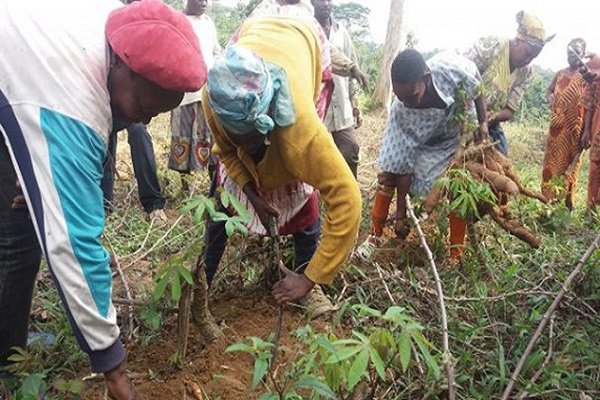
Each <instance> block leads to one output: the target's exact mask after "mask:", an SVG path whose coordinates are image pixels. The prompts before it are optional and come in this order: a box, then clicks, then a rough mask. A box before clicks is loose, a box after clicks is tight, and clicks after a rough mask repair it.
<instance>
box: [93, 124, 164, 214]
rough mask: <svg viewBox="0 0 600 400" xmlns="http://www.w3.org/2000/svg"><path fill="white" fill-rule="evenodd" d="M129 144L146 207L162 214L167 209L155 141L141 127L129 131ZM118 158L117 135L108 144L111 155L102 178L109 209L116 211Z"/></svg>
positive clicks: (105, 202)
mask: <svg viewBox="0 0 600 400" xmlns="http://www.w3.org/2000/svg"><path fill="white" fill-rule="evenodd" d="M127 140H128V141H129V146H130V147H131V161H132V163H133V172H134V174H135V179H136V180H137V184H138V194H139V196H140V202H141V203H142V207H144V210H145V211H146V212H147V213H151V212H152V211H154V210H161V209H162V208H163V207H164V206H165V198H164V197H163V195H162V192H161V189H160V184H159V182H158V177H157V176H156V159H155V158H154V147H153V146H152V139H151V138H150V135H149V134H148V130H147V129H146V125H144V124H141V123H137V124H133V125H130V126H129V127H128V128H127ZM116 154H117V132H113V133H112V134H111V135H110V139H109V141H108V154H107V156H106V162H105V163H104V176H103V177H102V183H101V186H102V192H103V193H104V204H105V208H107V209H109V210H112V208H113V204H112V203H113V188H114V182H115V172H116V168H115V161H116Z"/></svg>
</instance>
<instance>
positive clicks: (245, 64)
mask: <svg viewBox="0 0 600 400" xmlns="http://www.w3.org/2000/svg"><path fill="white" fill-rule="evenodd" d="M206 88H207V91H208V93H207V94H208V100H209V103H210V106H211V108H212V109H213V111H214V112H215V114H216V115H217V117H218V118H219V121H220V122H221V124H222V125H223V127H224V128H225V130H226V131H227V133H228V134H230V135H244V134H247V133H250V132H253V131H258V132H260V133H262V134H267V133H269V132H270V131H272V130H273V129H274V128H275V125H277V126H280V127H285V126H289V125H292V124H293V123H294V122H296V113H295V111H294V103H293V101H292V94H291V92H290V88H289V84H288V80H287V75H286V73H285V71H284V70H283V69H282V68H280V67H278V66H276V65H273V64H271V63H265V62H264V60H263V59H262V58H261V57H259V56H258V55H257V54H255V53H253V52H252V51H250V50H248V49H245V48H243V47H240V46H237V45H229V46H227V49H226V50H225V54H224V55H223V56H222V57H221V58H220V59H219V60H217V61H216V62H215V64H214V65H213V67H212V68H211V69H210V71H208V81H207V83H206Z"/></svg>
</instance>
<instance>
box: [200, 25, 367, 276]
mask: <svg viewBox="0 0 600 400" xmlns="http://www.w3.org/2000/svg"><path fill="white" fill-rule="evenodd" d="M237 45H238V46H242V47H245V48H248V49H250V50H252V51H254V52H255V53H256V54H258V55H259V56H261V57H262V58H263V59H264V60H265V61H266V62H270V63H272V64H275V65H278V66H280V67H281V68H283V69H284V70H285V71H286V74H287V77H288V80H289V84H290V90H291V92H292V97H293V102H294V109H295V112H296V122H295V123H294V124H293V125H291V126H288V127H285V128H275V130H274V131H273V132H271V134H270V141H271V145H270V146H268V147H267V150H266V153H265V155H264V157H263V159H262V160H261V161H260V162H259V163H258V164H256V163H254V161H253V160H252V158H251V157H250V156H249V155H248V154H247V153H246V152H245V151H244V150H243V149H242V148H238V147H236V146H234V145H233V143H232V142H231V141H230V140H229V138H228V136H227V133H226V132H225V130H224V129H223V127H222V126H221V124H220V122H219V120H218V118H217V117H216V116H215V114H214V113H213V111H212V109H211V108H210V104H209V101H208V98H207V94H206V91H204V93H203V99H202V105H203V107H204V113H205V115H206V120H207V122H208V124H209V126H210V129H211V131H212V134H213V136H214V139H215V144H214V147H213V151H214V152H215V154H217V155H218V156H219V158H220V159H221V161H222V162H223V163H224V164H225V167H226V169H227V173H228V174H229V176H230V177H231V178H232V179H233V180H234V181H235V182H236V183H237V184H238V185H239V186H240V188H243V187H244V185H245V184H247V183H248V182H251V181H254V182H255V183H256V185H257V186H258V187H260V188H261V189H263V190H273V189H276V188H279V187H281V186H283V185H286V184H288V183H290V182H292V181H294V180H300V181H303V182H306V183H308V184H309V185H312V186H313V187H315V188H316V189H318V190H319V192H320V194H321V198H322V199H323V201H324V202H325V205H326V208H327V214H326V216H325V221H324V224H323V236H322V238H321V242H320V244H319V247H318V248H317V251H316V253H315V255H314V257H313V258H312V260H311V261H310V263H309V265H308V267H307V269H306V271H305V274H306V276H307V277H308V278H309V279H310V280H312V281H313V282H316V283H323V284H328V283H331V281H332V280H333V278H334V277H335V275H336V273H337V271H338V269H339V268H340V266H341V265H342V264H343V263H344V261H345V260H346V258H347V256H348V254H349V253H350V250H351V249H352V246H353V244H354V241H355V239H356V235H357V232H358V227H359V223H360V213H361V198H360V191H359V188H358V185H357V183H356V181H355V180H354V177H353V176H352V173H351V172H350V169H349V168H348V166H347V165H346V163H345V161H344V159H343V158H342V155H341V154H340V152H339V151H338V149H337V148H336V146H335V143H334V142H333V139H332V137H331V134H330V133H329V132H327V129H326V128H325V126H324V125H323V123H322V122H321V120H320V119H319V117H318V115H317V112H316V110H315V101H316V99H317V96H318V93H319V87H320V83H321V54H320V49H319V46H320V45H319V39H318V36H317V33H316V32H315V31H314V28H313V27H311V26H310V25H309V24H308V23H306V22H303V21H301V20H297V19H292V18H260V19H256V20H251V21H248V22H246V23H245V24H244V26H243V28H242V30H241V32H240V36H239V39H238V42H237Z"/></svg>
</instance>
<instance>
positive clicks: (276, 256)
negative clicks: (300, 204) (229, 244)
mask: <svg viewBox="0 0 600 400" xmlns="http://www.w3.org/2000/svg"><path fill="white" fill-rule="evenodd" d="M269 236H271V266H270V267H267V268H271V269H274V270H277V271H278V274H279V280H281V278H282V276H281V269H280V268H279V263H280V262H281V250H280V249H279V239H278V235H277V218H275V217H274V216H270V217H269ZM265 276H269V274H268V273H267V274H266V275H265ZM282 327H283V304H280V305H279V306H278V307H277V325H276V327H275V336H274V337H273V348H272V349H271V365H270V368H273V367H274V366H275V361H276V360H277V353H278V352H279V340H280V339H281V330H282Z"/></svg>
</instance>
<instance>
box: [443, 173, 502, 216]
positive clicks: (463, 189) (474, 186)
mask: <svg viewBox="0 0 600 400" xmlns="http://www.w3.org/2000/svg"><path fill="white" fill-rule="evenodd" d="M436 184H439V185H443V186H444V187H445V189H446V190H448V192H449V193H450V197H451V201H450V209H451V210H454V211H456V212H458V214H459V215H460V217H461V218H468V217H476V218H479V209H478V206H477V205H478V204H479V203H495V202H496V201H497V198H496V195H495V194H494V192H493V191H492V189H491V188H490V185H488V184H487V183H485V182H479V181H477V180H476V179H473V177H472V176H471V173H470V172H469V171H467V170H466V169H451V170H449V171H448V172H447V173H446V175H444V176H443V177H441V178H440V179H439V181H438V183H436Z"/></svg>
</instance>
